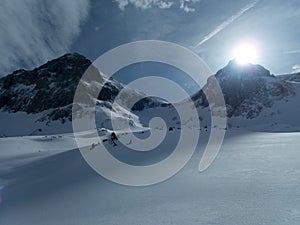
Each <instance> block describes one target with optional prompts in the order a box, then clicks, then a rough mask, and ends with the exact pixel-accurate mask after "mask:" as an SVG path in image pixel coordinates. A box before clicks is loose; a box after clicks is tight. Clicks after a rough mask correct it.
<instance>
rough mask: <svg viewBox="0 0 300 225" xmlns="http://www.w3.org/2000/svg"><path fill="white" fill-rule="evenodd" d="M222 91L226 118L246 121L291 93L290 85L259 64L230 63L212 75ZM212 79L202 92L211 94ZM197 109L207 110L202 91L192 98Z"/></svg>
mask: <svg viewBox="0 0 300 225" xmlns="http://www.w3.org/2000/svg"><path fill="white" fill-rule="evenodd" d="M215 78H216V79H217V80H218V82H219V85H220V88H221V90H222V92H223V95H224V99H225V103H226V110H227V116H228V117H233V116H243V117H246V118H248V119H251V118H254V117H256V116H258V115H259V113H260V112H261V111H262V109H263V108H265V107H267V108H269V107H271V106H272V105H273V103H274V101H278V100H281V99H283V98H285V97H287V96H292V95H294V94H295V92H294V88H293V86H292V85H291V84H290V83H288V82H286V81H284V80H282V79H280V78H278V77H275V76H274V75H271V74H270V72H269V71H268V70H266V69H265V68H263V67H262V66H260V65H252V64H249V65H243V66H241V65H239V64H237V63H236V62H235V61H230V62H229V64H228V65H227V66H226V67H224V68H223V69H221V70H219V71H218V72H217V74H216V75H215ZM212 82H213V79H212V78H209V79H208V81H207V84H206V85H205V86H204V90H205V92H206V93H212V94H213V92H214V88H215V87H214V85H212ZM193 100H194V101H195V102H196V103H197V104H198V106H202V107H207V106H208V102H207V100H206V97H205V95H204V93H203V91H200V92H198V93H197V94H196V95H195V96H193Z"/></svg>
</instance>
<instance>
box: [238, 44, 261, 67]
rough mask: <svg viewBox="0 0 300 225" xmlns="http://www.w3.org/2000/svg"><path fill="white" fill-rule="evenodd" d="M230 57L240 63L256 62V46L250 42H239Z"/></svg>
mask: <svg viewBox="0 0 300 225" xmlns="http://www.w3.org/2000/svg"><path fill="white" fill-rule="evenodd" d="M232 58H233V59H235V60H236V61H237V62H238V63H239V64H241V65H245V64H249V63H252V64H253V63H257V59H258V53H257V47H256V46H255V45H254V44H252V43H243V44H240V45H238V46H237V47H236V48H235V49H234V51H233V53H232Z"/></svg>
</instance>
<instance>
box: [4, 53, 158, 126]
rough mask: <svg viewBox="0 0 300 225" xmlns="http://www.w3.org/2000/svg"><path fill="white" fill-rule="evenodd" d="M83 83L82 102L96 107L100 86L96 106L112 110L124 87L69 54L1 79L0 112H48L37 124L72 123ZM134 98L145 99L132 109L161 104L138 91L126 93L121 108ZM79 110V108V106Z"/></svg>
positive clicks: (75, 54)
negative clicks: (86, 76)
mask: <svg viewBox="0 0 300 225" xmlns="http://www.w3.org/2000/svg"><path fill="white" fill-rule="evenodd" d="M84 73H89V75H91V76H89V77H88V78H85V79H89V80H81V78H82V76H83V74H84ZM80 80H81V82H83V85H81V87H83V89H82V92H81V96H83V98H82V99H83V101H84V102H81V103H84V104H92V105H93V104H94V102H95V99H93V97H92V96H96V95H97V93H98V91H99V87H101V92H100V93H99V94H98V97H97V99H98V100H100V101H99V102H97V105H100V106H103V107H106V108H108V109H109V110H112V108H111V103H112V102H113V101H114V99H115V97H116V96H117V95H118V94H119V92H120V90H121V89H123V88H124V86H123V85H122V84H121V83H119V82H118V81H116V80H114V79H107V78H106V77H105V76H104V75H102V74H100V73H99V71H98V70H97V69H96V68H95V67H94V66H93V65H92V63H91V61H90V60H88V59H86V58H85V57H84V56H82V55H79V54H77V53H72V54H66V55H63V56H61V57H59V58H57V59H54V60H52V61H49V62H47V63H46V64H44V65H42V66H40V67H38V68H36V69H34V70H31V71H26V70H17V71H15V72H13V73H12V74H10V75H7V76H6V77H3V78H0V110H3V111H7V112H12V113H14V112H19V111H21V112H27V113H28V114H31V113H33V114H34V113H40V112H43V111H46V110H49V111H47V114H45V115H44V116H42V118H40V119H39V120H38V121H40V122H41V121H46V122H47V121H53V120H60V121H61V122H63V123H64V122H65V121H66V120H70V121H71V119H72V105H73V98H74V94H75V91H76V88H77V86H78V84H79V82H80ZM144 97H145V99H143V98H144ZM133 99H142V100H141V101H140V102H138V104H137V105H135V106H134V108H133V110H142V109H144V108H145V107H155V106H159V105H160V104H161V102H159V101H158V100H156V99H151V98H147V96H146V95H144V94H142V93H140V92H138V91H135V90H127V91H125V96H123V99H122V100H124V105H122V106H125V107H126V103H129V102H130V101H132V100H133ZM78 108H79V109H80V106H79V105H78Z"/></svg>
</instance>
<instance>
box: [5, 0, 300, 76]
mask: <svg viewBox="0 0 300 225" xmlns="http://www.w3.org/2000/svg"><path fill="white" fill-rule="evenodd" d="M299 21H300V1H299V0H286V1H282V0H280V1H279V0H226V1H225V0H223V1H222V0H112V1H110V0H44V1H39V0H25V1H22V0H2V1H0V57H1V58H0V76H4V75H6V74H8V73H11V72H12V71H14V70H17V69H20V68H25V69H32V68H34V67H36V66H38V65H41V64H43V63H45V62H46V61H48V60H51V59H54V58H56V57H58V56H61V55H63V54H64V53H67V52H78V53H81V54H83V55H84V56H86V57H87V58H89V59H91V60H95V59H96V58H97V57H99V56H100V55H101V54H103V53H104V52H106V51H108V50H110V49H112V48H114V47H117V46H119V45H121V44H125V43H128V42H132V41H137V40H149V39H155V40H164V41H171V42H174V43H177V44H180V45H182V46H184V47H187V48H189V49H190V50H192V51H194V52H195V53H197V54H198V55H199V56H200V57H201V58H202V59H203V60H204V61H205V62H206V63H207V64H208V66H209V67H210V68H211V70H212V71H213V72H217V71H218V70H219V69H221V68H222V67H224V66H225V65H226V64H227V63H228V61H229V60H230V59H231V54H232V51H233V49H234V48H235V47H236V46H237V45H239V44H240V43H243V42H247V41H249V40H251V41H254V42H255V43H256V45H257V46H258V47H257V48H258V51H259V58H258V62H257V63H259V64H261V65H263V66H264V67H266V68H267V69H269V70H270V71H271V73H273V74H285V73H291V72H296V71H300V38H299V37H300V29H299V28H300V23H299Z"/></svg>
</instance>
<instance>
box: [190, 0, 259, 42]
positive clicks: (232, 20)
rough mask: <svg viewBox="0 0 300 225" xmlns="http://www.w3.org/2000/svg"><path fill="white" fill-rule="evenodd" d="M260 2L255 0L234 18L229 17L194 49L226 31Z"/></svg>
mask: <svg viewBox="0 0 300 225" xmlns="http://www.w3.org/2000/svg"><path fill="white" fill-rule="evenodd" d="M257 2H258V0H255V1H254V2H252V3H250V4H248V5H246V6H245V7H244V8H242V9H241V10H240V11H238V12H237V13H236V14H234V15H233V16H231V17H229V18H228V19H227V20H225V21H224V22H223V23H221V24H220V25H219V26H217V27H216V28H215V29H214V30H213V31H212V32H210V33H209V34H208V35H206V36H205V37H204V38H203V39H202V40H201V41H200V42H198V43H197V44H196V45H195V47H194V48H197V47H199V46H200V45H202V44H203V43H205V42H207V41H208V40H209V39H211V38H212V37H214V36H215V35H217V34H218V33H219V32H221V31H222V30H224V29H225V28H226V27H227V26H229V25H230V24H231V23H233V22H234V21H235V20H236V19H238V18H240V17H241V16H242V15H243V14H244V13H246V12H247V11H248V10H250V9H252V8H253V7H254V6H255V5H256V4H257Z"/></svg>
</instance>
